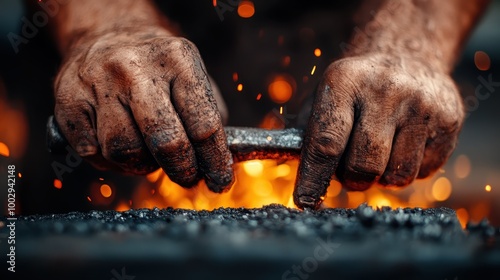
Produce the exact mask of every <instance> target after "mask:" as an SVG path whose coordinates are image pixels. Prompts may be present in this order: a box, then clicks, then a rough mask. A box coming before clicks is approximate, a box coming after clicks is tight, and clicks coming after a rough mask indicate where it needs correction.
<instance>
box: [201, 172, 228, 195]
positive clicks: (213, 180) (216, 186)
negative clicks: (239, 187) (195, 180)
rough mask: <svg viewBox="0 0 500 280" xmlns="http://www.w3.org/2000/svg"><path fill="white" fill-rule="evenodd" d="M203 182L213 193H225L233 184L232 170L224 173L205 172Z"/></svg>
mask: <svg viewBox="0 0 500 280" xmlns="http://www.w3.org/2000/svg"><path fill="white" fill-rule="evenodd" d="M205 182H206V183H207V186H208V189H210V190H211V191H213V192H215V193H225V192H228V191H229V190H230V189H231V188H232V186H233V184H234V175H233V172H232V171H231V172H228V173H226V174H216V173H207V174H206V175H205Z"/></svg>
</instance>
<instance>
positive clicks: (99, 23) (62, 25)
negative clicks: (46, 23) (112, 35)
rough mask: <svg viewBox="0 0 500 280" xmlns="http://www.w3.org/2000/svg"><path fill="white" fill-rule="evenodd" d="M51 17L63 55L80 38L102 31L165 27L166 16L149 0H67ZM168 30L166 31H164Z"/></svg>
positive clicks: (166, 24) (169, 30)
mask: <svg viewBox="0 0 500 280" xmlns="http://www.w3.org/2000/svg"><path fill="white" fill-rule="evenodd" d="M67 2H68V3H67V4H65V5H61V6H60V11H59V12H58V13H57V14H56V15H55V16H54V19H53V24H52V25H51V28H52V31H53V33H54V37H55V40H56V43H57V45H58V47H59V50H60V51H61V52H62V53H63V54H64V53H65V52H66V51H67V50H68V48H70V47H71V46H72V45H73V44H74V43H75V42H78V41H79V40H80V39H81V38H86V37H91V36H96V35H98V34H100V33H104V32H120V31H123V30H133V29H134V28H142V27H145V26H152V27H158V26H163V27H165V31H166V32H171V33H173V31H172V30H171V28H169V26H168V23H167V20H166V18H165V17H164V16H163V15H161V14H160V12H159V11H158V10H157V8H156V7H155V6H154V4H153V3H152V2H151V1H149V0H120V1H114V0H85V1H79V0H69V1H67ZM167 30H168V31H167Z"/></svg>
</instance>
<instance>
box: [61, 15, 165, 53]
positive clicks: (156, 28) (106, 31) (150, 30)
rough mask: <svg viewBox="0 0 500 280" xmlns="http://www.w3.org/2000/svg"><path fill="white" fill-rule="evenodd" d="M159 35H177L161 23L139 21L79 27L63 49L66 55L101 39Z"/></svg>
mask: <svg viewBox="0 0 500 280" xmlns="http://www.w3.org/2000/svg"><path fill="white" fill-rule="evenodd" d="M159 36H164V37H168V36H175V33H174V32H172V31H170V30H168V29H167V28H166V27H164V26H161V25H156V24H153V25H152V24H137V23H132V24H131V23H128V24H123V23H120V24H110V25H107V26H103V27H96V28H89V29H79V30H75V31H73V32H72V34H71V35H69V36H67V38H68V40H67V43H66V47H65V48H64V49H62V53H63V55H65V54H67V53H69V52H70V51H72V50H77V49H81V48H86V47H87V46H89V45H92V44H94V43H96V42H97V41H99V40H107V41H109V42H110V43H113V44H116V43H120V42H130V41H137V40H144V39H147V38H153V37H159Z"/></svg>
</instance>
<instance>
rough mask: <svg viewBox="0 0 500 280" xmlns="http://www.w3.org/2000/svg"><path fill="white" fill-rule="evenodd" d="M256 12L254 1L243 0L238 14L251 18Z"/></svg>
mask: <svg viewBox="0 0 500 280" xmlns="http://www.w3.org/2000/svg"><path fill="white" fill-rule="evenodd" d="M254 14H255V7H254V5H253V2H252V1H241V2H240V4H239V5H238V15H239V16H240V17H242V18H251V17H252V16H253V15H254Z"/></svg>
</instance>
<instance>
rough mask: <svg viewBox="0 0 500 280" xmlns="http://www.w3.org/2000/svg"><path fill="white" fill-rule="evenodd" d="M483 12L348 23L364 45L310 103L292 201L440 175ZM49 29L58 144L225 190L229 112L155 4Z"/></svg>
mask: <svg viewBox="0 0 500 280" xmlns="http://www.w3.org/2000/svg"><path fill="white" fill-rule="evenodd" d="M487 4H488V1H486V0H484V1H483V0H478V1H467V0H456V1H438V0H427V1H423V0H414V1H397V0H380V1H365V2H364V4H363V5H362V7H361V8H360V11H359V15H358V16H356V17H355V19H356V22H355V24H356V26H358V27H359V29H360V30H363V31H365V32H364V33H363V34H361V35H363V36H361V35H360V33H359V32H357V33H356V32H354V33H353V37H352V39H351V40H350V41H349V42H348V44H347V46H344V48H343V55H342V57H341V58H340V59H339V60H337V61H334V62H333V63H331V64H330V66H329V67H328V68H327V69H326V71H325V72H324V74H323V76H322V80H321V82H320V84H319V86H318V89H317V91H316V92H315V94H314V102H313V105H312V108H311V114H310V116H311V117H310V119H309V124H308V127H307V129H306V134H305V139H304V145H303V147H302V149H301V152H300V164H299V170H298V177H297V181H296V186H295V191H294V201H295V203H296V204H297V205H298V206H299V207H300V208H312V209H315V208H317V207H318V206H319V205H320V204H321V198H322V197H323V196H324V195H325V193H326V189H327V187H328V185H329V182H330V180H331V179H332V176H333V175H334V174H338V177H339V179H340V180H341V182H342V184H343V186H344V187H345V188H347V189H351V190H358V191H361V190H366V189H367V188H369V187H372V186H373V185H375V184H380V185H386V186H400V187H403V186H407V185H408V184H410V183H411V182H412V181H413V180H414V179H416V178H424V177H427V176H429V175H431V174H432V173H433V172H435V171H436V170H437V169H438V168H439V167H440V166H442V165H443V164H444V163H445V161H446V160H447V159H448V157H449V156H450V154H451V153H452V151H453V149H454V147H455V145H456V142H457V139H458V134H459V132H460V130H461V128H462V125H463V122H464V115H465V114H464V109H463V104H462V99H461V96H460V94H459V91H458V89H457V87H456V85H455V83H454V81H453V79H452V78H451V72H452V70H453V65H454V64H455V63H456V60H457V58H458V56H459V54H460V49H461V47H462V45H463V43H464V38H466V37H467V35H468V34H469V33H470V31H471V30H472V28H473V26H474V24H475V22H476V21H477V19H478V18H479V16H480V15H481V13H482V12H483V11H484V10H485V8H486V6H487ZM368 11H371V13H370V14H367V13H369V12H368ZM89 14H92V15H93V16H92V17H88V16H87V15H89ZM359 19H362V20H359ZM53 21H54V23H55V24H54V25H53V26H52V29H53V31H54V35H55V36H54V37H55V38H56V44H57V45H58V47H59V50H60V52H61V55H62V56H63V57H64V60H63V64H62V66H61V68H60V70H59V73H58V75H57V77H56V80H55V86H54V91H55V100H56V106H55V118H56V120H57V122H58V123H59V124H72V125H62V126H61V132H62V134H63V135H64V136H65V137H66V139H67V140H68V142H69V144H70V145H71V146H72V147H74V148H75V150H76V151H77V152H78V153H79V154H80V155H81V156H83V157H85V158H87V159H88V160H89V161H90V162H91V163H93V164H94V165H96V166H99V167H100V168H106V167H109V168H116V167H119V168H120V169H121V170H122V171H124V172H130V173H136V174H144V173H147V172H148V171H150V170H153V169H155V168H156V167H158V166H159V167H161V168H163V170H164V171H165V172H166V173H167V174H168V176H169V177H170V178H171V179H172V180H173V181H174V182H178V183H180V184H181V185H184V186H186V187H189V186H193V185H194V184H196V182H197V181H198V180H199V179H200V178H204V179H205V180H206V181H207V185H208V187H209V188H210V190H212V191H214V192H217V193H220V192H224V191H226V190H228V188H229V187H230V186H231V184H232V182H233V180H234V175H233V169H232V164H233V160H232V156H231V153H230V150H229V147H228V143H227V136H226V134H225V132H224V129H223V125H222V124H223V117H224V118H225V117H226V113H225V110H224V108H225V105H224V104H223V101H222V98H221V96H220V93H219V92H218V90H217V87H216V85H215V84H214V83H213V81H211V80H210V77H209V76H208V73H207V71H206V69H205V66H204V63H203V60H202V58H201V57H200V54H199V52H198V50H197V48H196V46H195V45H194V44H193V43H192V42H190V41H188V40H187V39H184V38H182V37H179V36H178V34H179V33H178V32H177V31H176V29H175V28H174V27H173V26H174V25H173V24H171V22H170V21H169V20H168V18H166V17H165V16H163V15H162V14H161V13H160V12H159V11H157V9H156V8H155V6H154V5H153V4H152V3H151V2H149V1H134V0H123V1H110V0H88V1H71V2H69V3H68V4H67V5H66V6H62V7H61V11H60V12H59V13H58V14H57V15H56V16H55V17H54V19H53ZM219 109H220V111H219Z"/></svg>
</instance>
